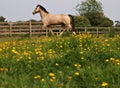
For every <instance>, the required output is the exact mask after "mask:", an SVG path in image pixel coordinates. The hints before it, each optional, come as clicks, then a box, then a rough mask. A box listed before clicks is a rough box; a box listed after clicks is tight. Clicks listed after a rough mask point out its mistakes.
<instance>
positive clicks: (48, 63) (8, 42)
mask: <svg viewBox="0 0 120 88" xmlns="http://www.w3.org/2000/svg"><path fill="white" fill-rule="evenodd" d="M119 46H120V36H119V35H115V36H114V37H107V36H105V35H101V36H99V37H96V36H95V35H90V34H83V35H76V36H75V35H69V37H61V38H59V37H55V36H54V37H31V38H29V37H17V38H14V37H4V38H3V37H2V38H0V88H120V47H119Z"/></svg>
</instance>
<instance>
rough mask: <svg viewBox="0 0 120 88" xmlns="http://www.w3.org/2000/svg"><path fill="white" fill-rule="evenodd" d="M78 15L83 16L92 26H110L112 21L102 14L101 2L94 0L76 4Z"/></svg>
mask: <svg viewBox="0 0 120 88" xmlns="http://www.w3.org/2000/svg"><path fill="white" fill-rule="evenodd" d="M76 10H77V11H78V13H79V15H82V16H85V17H86V18H88V20H89V21H90V24H91V25H92V26H112V25H113V21H112V20H110V19H109V18H108V17H105V16H104V13H103V9H102V3H101V2H98V1H96V0H85V1H82V2H81V4H77V6H76Z"/></svg>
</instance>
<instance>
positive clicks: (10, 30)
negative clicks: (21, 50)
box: [9, 22, 13, 36]
mask: <svg viewBox="0 0 120 88" xmlns="http://www.w3.org/2000/svg"><path fill="white" fill-rule="evenodd" d="M9 24H10V29H9V35H10V36H11V35H12V24H13V23H12V22H10V23H9Z"/></svg>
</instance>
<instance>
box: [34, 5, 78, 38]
mask: <svg viewBox="0 0 120 88" xmlns="http://www.w3.org/2000/svg"><path fill="white" fill-rule="evenodd" d="M36 13H40V16H41V20H42V22H43V26H42V29H41V30H43V29H45V28H46V27H49V26H50V25H63V24H64V25H65V26H66V28H65V29H63V31H62V32H61V33H60V36H61V35H62V34H63V32H65V31H66V30H67V29H69V30H72V32H73V34H76V33H75V24H74V17H73V16H72V15H70V14H68V15H66V14H50V13H49V12H48V11H47V10H46V9H45V8H44V7H43V6H42V5H39V4H38V5H37V6H36V8H35V9H34V11H33V15H35V14H36ZM71 23H72V26H71Z"/></svg>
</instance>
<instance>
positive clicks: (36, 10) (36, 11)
mask: <svg viewBox="0 0 120 88" xmlns="http://www.w3.org/2000/svg"><path fill="white" fill-rule="evenodd" d="M38 12H40V5H37V6H36V8H35V9H34V11H33V15H34V14H36V13H38Z"/></svg>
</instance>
